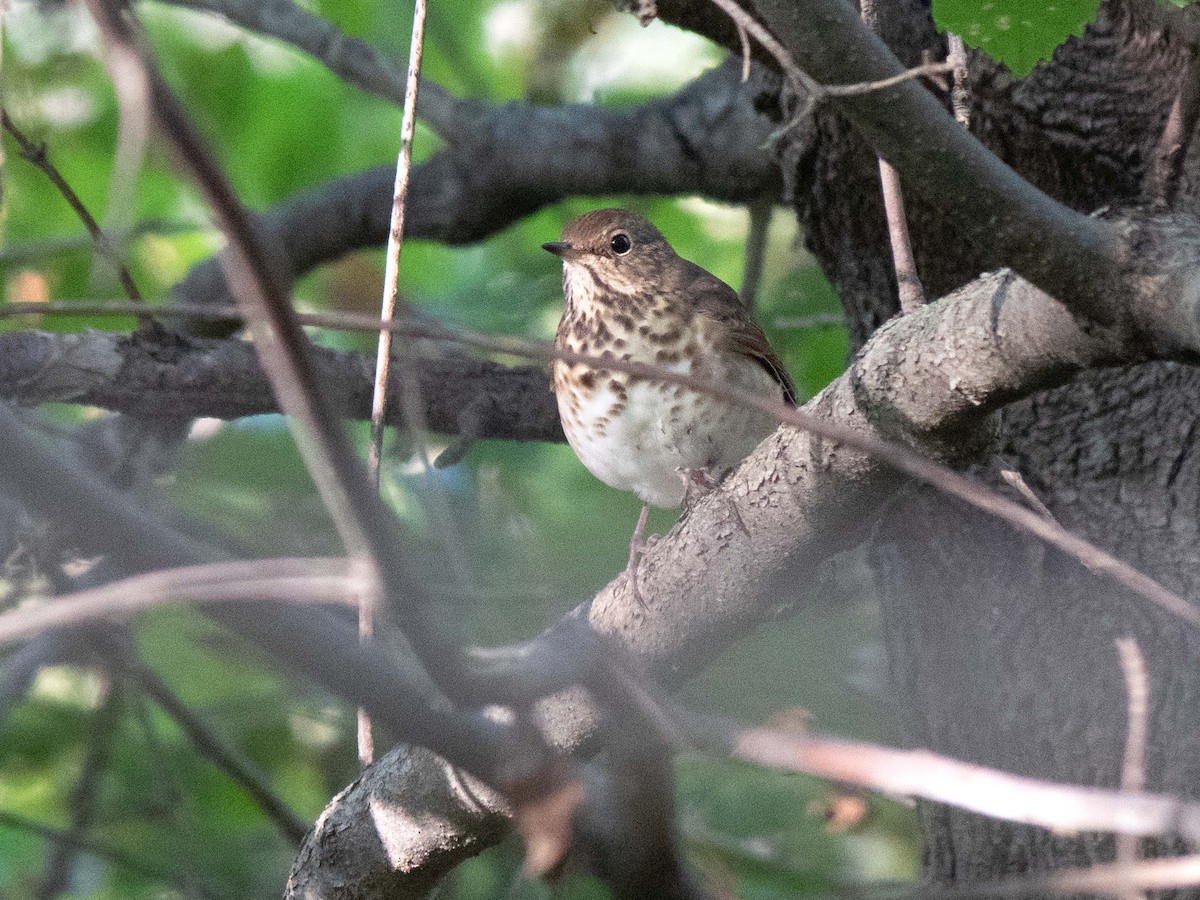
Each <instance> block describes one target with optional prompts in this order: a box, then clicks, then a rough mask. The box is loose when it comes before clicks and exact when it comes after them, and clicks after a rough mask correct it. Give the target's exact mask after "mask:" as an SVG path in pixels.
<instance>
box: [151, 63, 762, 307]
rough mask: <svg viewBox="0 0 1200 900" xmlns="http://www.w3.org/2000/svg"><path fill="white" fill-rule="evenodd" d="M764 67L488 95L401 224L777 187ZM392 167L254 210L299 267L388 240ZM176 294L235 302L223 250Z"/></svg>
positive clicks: (466, 221)
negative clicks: (635, 197)
mask: <svg viewBox="0 0 1200 900" xmlns="http://www.w3.org/2000/svg"><path fill="white" fill-rule="evenodd" d="M762 90H763V81H762V76H761V74H759V75H756V76H753V77H751V79H750V81H749V82H748V83H746V84H742V82H741V73H740V71H739V69H738V66H737V64H736V63H732V62H731V63H727V64H726V65H724V66H721V67H719V68H717V69H714V70H713V71H711V72H709V73H707V74H706V75H704V76H702V77H701V78H699V79H698V80H696V81H695V82H693V83H692V84H690V85H688V86H687V87H685V88H683V89H682V90H680V91H679V92H678V93H676V94H674V95H672V96H670V97H665V98H662V99H661V100H654V101H651V102H649V103H646V104H644V105H643V106H640V107H637V108H635V109H632V110H620V109H605V108H603V107H596V106H586V105H572V106H564V107H539V106H531V105H526V104H521V103H510V104H506V105H504V106H500V107H486V108H484V109H483V110H482V111H481V112H480V113H479V114H478V117H477V119H476V120H475V121H474V122H473V125H472V127H471V128H469V129H464V130H462V131H461V132H459V133H458V136H457V138H456V140H455V141H454V143H452V144H451V145H450V146H448V147H446V148H444V149H443V150H441V151H440V152H439V153H437V154H436V155H435V156H434V157H433V158H432V159H430V160H428V161H427V162H424V163H422V164H421V165H419V166H416V167H415V168H414V169H413V173H412V183H411V186H410V188H409V201H408V202H409V214H408V220H407V223H406V225H405V231H406V233H407V234H408V236H409V237H411V238H423V239H431V240H438V241H441V242H443V243H447V244H464V243H469V242H472V241H478V240H482V239H483V238H485V237H487V236H489V235H491V234H494V233H495V232H497V231H499V230H500V229H502V228H504V227H506V226H508V225H510V224H512V223H513V222H516V221H517V220H518V219H521V218H522V217H524V216H526V215H528V214H530V213H532V212H534V211H535V210H538V209H540V208H542V207H543V206H546V205H548V204H551V203H555V202H557V201H559V200H562V199H564V198H565V197H570V196H579V195H588V194H643V195H645V194H686V193H697V194H703V195H705V196H708V197H711V198H713V199H717V200H727V201H737V202H745V201H749V200H753V199H757V198H759V197H763V196H770V197H778V196H779V194H780V191H781V186H782V180H781V177H780V174H779V168H778V166H777V165H776V164H775V162H774V161H773V159H772V158H771V154H770V153H769V152H768V151H767V150H765V149H763V145H764V144H765V143H766V142H767V138H768V137H769V135H770V133H771V130H772V128H773V127H774V123H773V122H772V121H771V120H770V119H769V117H768V116H766V115H764V114H761V113H759V112H757V111H756V110H755V108H754V102H753V101H754V98H755V97H756V96H757V95H758V94H760V93H761V92H762ZM394 178H395V169H394V168H393V167H391V166H386V167H384V166H381V167H379V168H376V169H370V170H368V171H366V172H360V173H358V174H357V175H352V176H349V177H347V178H342V179H339V180H337V181H334V182H330V183H328V184H325V185H321V186H319V187H316V188H313V189H311V190H308V191H305V192H303V193H301V194H299V195H297V196H295V197H292V198H289V199H287V200H285V201H283V202H281V203H279V204H278V205H277V206H275V207H273V208H272V209H270V210H268V211H267V212H265V213H263V214H262V215H261V216H260V217H259V219H258V228H259V233H260V234H261V235H262V238H263V240H264V241H266V242H267V243H269V244H270V245H272V246H274V247H275V248H277V250H278V251H279V253H280V254H281V255H282V257H283V258H284V259H285V260H286V261H287V264H288V265H289V266H290V272H291V275H292V276H293V277H295V276H298V275H301V274H303V273H304V272H307V271H309V270H311V269H312V268H314V267H316V266H318V265H321V264H322V263H327V262H330V261H332V260H335V259H337V258H339V257H341V256H343V255H345V254H346V253H349V252H351V251H353V250H359V249H362V248H364V247H374V246H381V245H382V244H384V243H385V242H386V240H387V234H388V225H389V214H390V211H391V205H390V200H391V195H392V194H391V192H392V184H393V180H394ZM174 296H175V299H176V300H179V301H181V302H207V303H215V304H220V305H228V304H230V303H231V302H232V301H231V299H230V295H229V293H228V289H227V287H226V285H225V279H224V275H223V274H222V272H221V269H220V265H219V263H218V261H217V260H216V259H212V260H209V261H207V262H205V263H202V264H200V265H199V266H197V267H196V268H195V269H193V270H192V271H191V272H190V273H189V274H188V276H187V277H186V278H185V279H184V280H183V281H182V282H180V283H179V285H177V286H176V288H175V292H174Z"/></svg>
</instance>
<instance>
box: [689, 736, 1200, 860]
mask: <svg viewBox="0 0 1200 900" xmlns="http://www.w3.org/2000/svg"><path fill="white" fill-rule="evenodd" d="M691 718H692V719H693V721H692V722H689V723H688V727H689V733H691V734H692V735H693V737H694V738H695V739H696V740H699V741H702V742H704V743H706V744H711V742H712V739H713V738H712V736H713V735H717V734H719V735H722V739H723V740H724V741H725V742H726V746H727V747H728V749H729V751H730V752H731V753H732V754H733V755H734V756H736V757H737V758H738V759H744V760H747V761H749V762H754V763H758V764H759V765H763V766H768V767H770V768H774V769H783V770H785V771H789V772H804V773H806V774H809V775H815V776H817V777H818V778H827V779H830V780H832V781H838V782H842V783H844V784H852V785H858V786H860V787H865V788H869V789H870V790H873V791H879V792H881V793H885V794H900V795H902V796H906V797H917V798H920V799H923V800H932V801H934V802H937V803H948V804H950V805H952V806H957V807H959V808H960V809H965V810H969V811H970V812H976V813H979V814H981V815H985V816H991V817H992V818H996V819H1005V820H1007V821H1010V822H1020V823H1022V824H1025V825H1035V826H1038V827H1040V828H1050V829H1053V830H1056V831H1109V832H1115V833H1118V834H1130V835H1135V836H1140V837H1157V836H1163V835H1171V834H1179V835H1181V836H1182V837H1184V838H1185V839H1186V840H1187V841H1188V842H1189V843H1192V844H1196V843H1200V804H1195V803H1188V802H1185V801H1183V800H1179V799H1177V798H1175V797H1169V796H1166V795H1163V794H1147V793H1142V792H1139V793H1136V794H1130V793H1127V792H1125V791H1119V790H1107V789H1104V788H1094V787H1084V786H1082V785H1072V784H1062V783H1060V782H1053V781H1043V780H1040V779H1036V778H1028V777H1025V776H1023V775H1013V774H1012V773H1010V772H1004V771H1001V770H999V769H992V768H988V767H987V766H980V765H975V764H974V763H967V762H962V761H961V760H956V759H951V758H949V757H946V756H940V755H938V754H936V753H931V752H930V751H928V750H897V749H893V748H890V747H880V746H877V745H875V744H863V743H857V742H854V741H842V740H836V739H833V738H817V737H812V736H800V735H797V734H794V733H791V732H783V731H778V730H772V729H766V728H748V729H742V728H740V727H737V726H734V725H732V724H730V723H723V722H720V721H718V720H715V719H712V718H711V717H697V716H693V717H691Z"/></svg>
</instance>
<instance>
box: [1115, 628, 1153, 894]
mask: <svg viewBox="0 0 1200 900" xmlns="http://www.w3.org/2000/svg"><path fill="white" fill-rule="evenodd" d="M1113 643H1114V644H1115V645H1116V648H1117V657H1118V659H1119V660H1120V662H1121V674H1122V676H1123V677H1124V679H1125V694H1126V703H1125V708H1126V726H1125V728H1126V734H1125V759H1124V762H1123V763H1122V765H1121V790H1123V791H1128V792H1129V793H1140V792H1141V791H1144V790H1145V789H1146V744H1147V739H1148V738H1149V721H1148V720H1149V712H1150V674H1149V672H1148V671H1147V670H1146V658H1145V657H1144V656H1143V655H1142V649H1141V647H1139V646H1138V642H1137V641H1136V640H1134V639H1133V638H1117V639H1116V640H1115V641H1114V642H1113ZM1137 859H1138V841H1137V837H1136V836H1134V835H1128V834H1122V835H1118V836H1117V863H1118V864H1119V865H1125V866H1127V867H1128V866H1131V865H1132V864H1134V863H1136V862H1137ZM1138 896H1139V895H1138V894H1137V893H1136V892H1134V893H1132V894H1131V895H1127V900H1135V898H1137V897H1138Z"/></svg>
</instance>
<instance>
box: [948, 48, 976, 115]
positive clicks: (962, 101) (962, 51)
mask: <svg viewBox="0 0 1200 900" xmlns="http://www.w3.org/2000/svg"><path fill="white" fill-rule="evenodd" d="M946 44H947V46H948V48H949V51H950V52H949V53H948V54H947V55H946V62H948V63H949V64H950V66H951V72H953V74H954V83H953V85H952V87H951V88H950V105H951V106H952V107H953V109H954V119H955V121H957V122H958V124H959V125H961V126H962V127H963V128H967V129H969V128H970V127H971V89H970V87H969V86H968V84H967V77H968V75H969V72H968V70H967V47H966V44H964V43H963V39H962V35H958V34H948V35H946Z"/></svg>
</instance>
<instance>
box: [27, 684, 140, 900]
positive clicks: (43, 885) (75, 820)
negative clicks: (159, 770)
mask: <svg viewBox="0 0 1200 900" xmlns="http://www.w3.org/2000/svg"><path fill="white" fill-rule="evenodd" d="M102 691H103V694H102V697H103V699H102V700H101V702H100V708H99V709H97V710H96V713H95V715H94V716H93V718H92V724H91V731H90V733H89V734H88V737H87V754H86V756H85V757H84V760H83V769H82V770H81V771H80V773H79V777H78V779H76V781H75V787H74V788H73V789H72V791H71V798H70V802H69V808H70V811H71V825H70V828H69V829H68V832H67V833H68V834H70V835H72V836H73V837H75V838H76V839H78V840H86V839H87V834H88V831H89V830H90V829H91V827H92V823H93V822H94V821H95V819H96V806H97V802H98V800H99V796H100V785H101V783H102V782H103V780H104V776H105V769H107V768H108V761H109V758H110V757H111V755H112V748H113V742H114V741H115V740H116V737H117V729H118V727H119V726H120V723H121V714H122V711H123V708H124V702H123V696H122V693H121V686H120V684H119V683H117V682H114V681H113V680H111V679H108V678H105V679H104V683H103V685H102ZM78 852H79V844H78V843H76V842H73V841H55V842H54V843H53V844H52V845H51V847H50V852H48V853H47V854H46V862H45V864H44V865H43V867H42V877H41V879H40V880H39V882H38V888H37V892H36V897H37V898H38V900H53V898H55V897H57V896H59V895H60V894H62V893H64V892H65V891H66V890H67V889H68V886H69V884H70V881H71V872H72V869H73V868H74V865H75V856H76V855H77V854H78Z"/></svg>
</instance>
